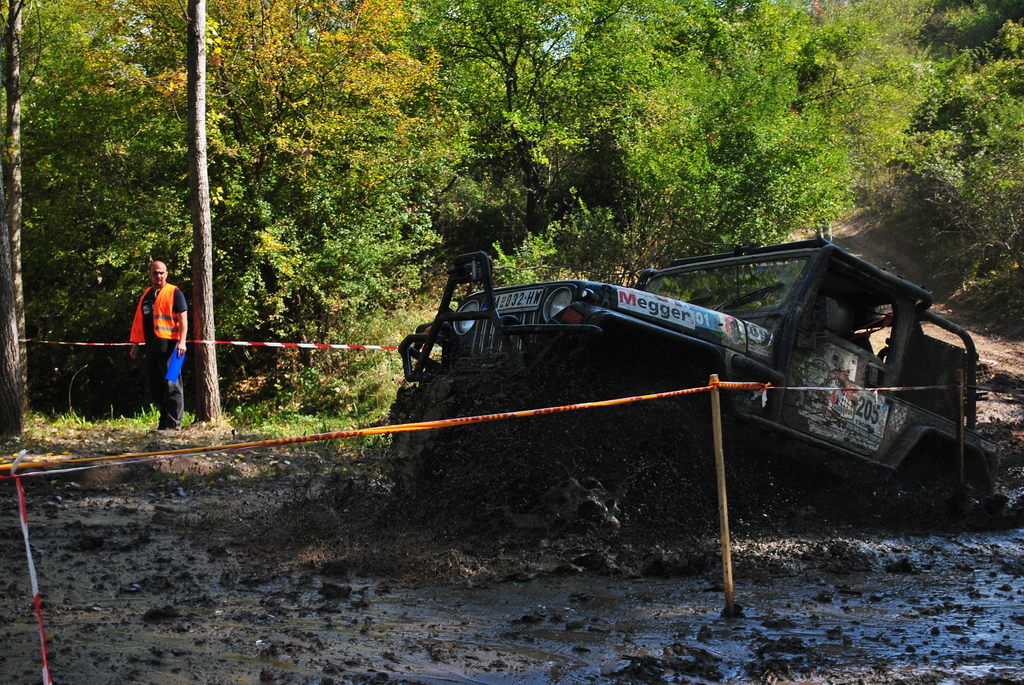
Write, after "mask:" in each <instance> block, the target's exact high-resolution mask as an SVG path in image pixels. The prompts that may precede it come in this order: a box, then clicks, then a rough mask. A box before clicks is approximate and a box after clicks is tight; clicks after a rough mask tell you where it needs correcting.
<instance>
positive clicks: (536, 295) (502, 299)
mask: <svg viewBox="0 0 1024 685" xmlns="http://www.w3.org/2000/svg"><path fill="white" fill-rule="evenodd" d="M543 294H544V288H536V289H534V290H515V291H513V292H510V293H501V294H500V295H497V296H495V298H494V306H495V307H496V308H497V309H498V311H499V312H502V313H504V312H532V311H533V310H534V309H536V308H537V307H539V306H540V301H541V296H542V295H543Z"/></svg>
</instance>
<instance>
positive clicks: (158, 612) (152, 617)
mask: <svg viewBox="0 0 1024 685" xmlns="http://www.w3.org/2000/svg"><path fill="white" fill-rule="evenodd" d="M180 616H181V612H179V611H178V608H177V607H175V606H174V605H172V604H165V605H164V606H162V607H153V608H152V609H149V610H148V611H146V613H144V614H143V615H142V620H143V621H145V622H147V623H153V622H157V621H164V620H167V619H169V618H178V617H180Z"/></svg>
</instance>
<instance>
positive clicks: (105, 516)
mask: <svg viewBox="0 0 1024 685" xmlns="http://www.w3.org/2000/svg"><path fill="white" fill-rule="evenodd" d="M180 482H181V481H177V480H174V481H170V483H168V482H166V481H165V482H163V483H150V484H149V486H150V487H149V488H146V487H143V488H141V489H140V488H139V487H138V486H139V483H136V484H135V485H95V486H87V485H79V484H72V483H57V484H52V485H51V484H39V485H36V486H35V487H33V488H31V490H30V492H29V495H28V500H29V511H30V512H31V514H30V516H31V519H30V522H31V535H32V540H33V548H34V553H35V557H36V561H37V564H38V567H39V571H40V584H41V591H42V594H43V597H44V600H43V609H44V616H45V621H46V630H47V635H48V644H49V648H50V664H51V669H52V672H53V673H54V680H55V682H57V683H256V682H281V683H289V682H290V683H350V682H358V683H362V682H386V681H394V682H409V683H449V682H455V683H457V682H479V683H584V682H622V683H631V682H644V683H661V682H666V683H670V682H707V683H712V682H813V683H824V682H849V683H859V682H863V683H891V682H901V683H939V682H944V683H1006V682H1024V640H1022V635H1024V531H1022V530H1020V529H1013V530H1002V531H987V532H968V531H961V532H944V533H941V534H935V533H918V534H900V535H880V534H877V533H872V534H864V533H863V532H862V531H857V530H833V531H819V532H816V533H813V534H809V535H787V536H784V537H775V536H760V537H740V538H739V539H736V540H735V541H734V549H733V561H734V565H735V573H736V581H735V601H736V602H737V603H739V604H741V605H742V607H743V615H742V616H740V617H737V618H723V617H722V615H721V614H722V609H723V607H724V599H723V594H722V585H721V572H720V569H719V568H717V567H715V566H714V565H709V567H708V568H707V569H706V570H705V571H704V572H700V573H688V574H666V575H661V576H654V575H647V576H636V575H628V576H627V575H624V574H618V573H607V574H598V573H594V572H591V571H587V570H585V569H583V568H582V567H580V566H575V565H573V564H571V563H567V562H566V561H565V559H566V557H567V556H571V555H567V554H566V552H567V550H568V548H569V547H571V543H569V542H567V541H564V540H563V541H550V540H545V539H539V540H537V541H536V542H535V544H533V545H532V547H533V548H534V549H533V552H534V553H532V554H524V553H522V546H521V549H520V552H519V555H518V558H517V559H514V560H513V559H504V560H502V559H501V558H500V557H498V556H492V557H490V558H486V559H485V558H483V557H479V558H476V559H473V558H471V556H470V555H468V554H466V553H465V552H460V551H459V550H458V549H456V548H455V547H453V548H451V549H448V550H444V549H442V548H441V546H439V545H438V541H436V540H423V541H420V542H421V543H422V544H416V542H417V541H413V540H406V541H405V542H404V545H406V546H407V549H404V550H403V549H402V547H403V542H402V541H394V540H392V541H386V540H381V541H379V544H380V545H381V549H380V550H378V551H377V552H375V551H374V550H369V551H366V552H364V554H366V555H368V556H374V555H375V554H379V555H383V556H388V555H393V554H401V553H405V554H417V553H418V554H419V555H421V556H419V557H418V558H417V563H418V564H419V565H421V571H420V573H410V571H409V568H408V567H407V565H405V564H402V563H396V564H395V565H394V567H393V568H394V569H395V570H396V571H400V573H396V574H395V576H394V577H379V576H378V577H369V576H363V575H359V574H358V573H355V572H354V571H357V570H360V569H358V568H354V566H357V565H358V564H360V563H365V562H360V561H357V560H355V559H356V557H355V555H350V556H351V559H350V558H349V557H346V556H345V554H337V553H336V552H334V551H333V550H338V549H344V548H345V545H344V544H343V543H342V544H340V545H338V544H337V543H332V544H329V545H319V546H318V545H316V544H312V545H310V544H307V545H300V546H297V547H294V548H290V547H289V546H288V545H284V546H282V545H281V544H280V542H279V541H276V538H275V536H274V534H273V533H271V532H268V531H266V530H264V529H263V527H264V526H267V525H274V521H273V520H265V519H264V518H263V517H261V516H260V515H259V514H258V513H257V512H259V511H263V510H265V509H266V508H267V507H270V508H271V509H276V511H277V512H278V516H279V517H280V516H281V512H282V509H281V508H280V507H283V506H288V507H291V506H293V505H294V502H295V500H294V496H295V491H296V490H298V489H301V488H302V487H308V486H309V483H311V482H312V483H315V482H317V479H316V478H314V479H312V480H310V479H309V478H307V477H305V476H301V477H300V476H290V475H277V476H268V477H264V478H260V479H250V480H238V481H222V482H220V483H215V484H214V485H212V486H211V485H209V484H208V483H199V484H192V485H193V487H188V488H186V487H183V486H181V485H179V484H178V483H180ZM3 514H4V519H5V520H7V521H9V522H10V523H11V525H9V526H7V527H5V529H4V530H3V532H2V533H0V543H2V545H3V548H4V550H5V552H4V556H3V562H2V566H0V569H2V573H3V578H4V579H5V582H4V586H3V590H2V599H0V635H2V637H3V640H2V643H3V645H4V650H3V653H2V654H0V674H3V682H5V683H35V682H39V646H38V632H37V626H36V622H35V617H34V614H33V611H32V604H31V599H30V597H29V591H28V579H27V578H26V574H25V563H24V559H23V558H22V557H21V555H20V554H19V552H20V551H21V550H20V549H19V548H20V547H21V539H20V531H19V530H18V529H17V526H16V523H15V521H16V518H15V511H14V509H13V507H11V506H10V505H9V504H7V503H5V504H4V507H3ZM247 524H251V525H253V526H255V528H256V529H259V530H257V531H253V532H259V533H260V534H259V535H258V536H256V538H255V539H254V538H250V537H248V536H246V535H245V534H244V532H243V531H244V530H245V529H246V528H247ZM260 539H263V540H269V541H270V542H269V543H266V544H263V545H259V544H257V543H258V540H260ZM358 544H360V545H366V544H369V541H368V540H367V539H366V538H362V539H360V540H359V541H358ZM453 544H455V543H454V542H453ZM704 545H705V546H706V548H707V550H708V552H709V554H711V550H713V549H714V547H715V541H714V539H708V540H705V541H704ZM396 547H397V549H396ZM384 548H387V550H385V549H384ZM628 551H629V550H628V546H627V547H623V548H620V550H619V554H625V553H628ZM424 552H430V554H428V555H426V556H423V553H424ZM711 555H712V556H713V554H711Z"/></svg>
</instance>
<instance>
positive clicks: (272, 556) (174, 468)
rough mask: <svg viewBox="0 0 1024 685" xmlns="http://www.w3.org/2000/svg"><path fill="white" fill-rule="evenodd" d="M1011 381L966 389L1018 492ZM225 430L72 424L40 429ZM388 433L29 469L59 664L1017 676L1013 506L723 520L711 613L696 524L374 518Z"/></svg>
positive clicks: (1011, 352)
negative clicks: (472, 525)
mask: <svg viewBox="0 0 1024 685" xmlns="http://www.w3.org/2000/svg"><path fill="white" fill-rule="evenodd" d="M835 240H836V242H837V243H838V244H839V245H840V246H842V247H844V248H846V249H848V250H850V251H851V252H854V253H855V254H860V255H862V256H865V257H867V258H869V259H870V260H871V261H875V262H876V263H879V264H880V265H881V266H887V267H888V268H890V270H892V271H894V272H896V273H898V274H904V275H907V276H908V278H909V279H910V280H915V281H917V282H920V283H922V284H923V285H925V286H930V287H931V288H933V289H935V291H936V292H937V294H938V300H939V304H938V305H937V306H938V307H939V308H940V309H941V311H942V312H943V313H944V314H945V315H946V316H948V317H949V318H951V319H952V320H954V321H957V322H960V323H963V324H964V325H966V326H968V327H969V328H971V329H972V331H978V330H979V328H978V325H979V323H984V317H983V315H981V314H980V313H978V312H976V311H974V310H972V309H970V308H969V307H967V306H966V305H965V304H964V303H963V301H962V299H959V298H958V297H957V296H956V293H955V290H954V289H952V288H948V287H947V286H946V285H945V283H944V282H942V281H941V279H939V278H938V277H937V276H936V274H938V273H939V270H937V269H926V268H922V266H921V265H920V264H919V263H918V262H917V261H916V260H913V259H907V260H903V259H902V256H904V255H912V254H913V253H912V252H911V251H909V250H901V249H900V247H899V246H898V245H894V241H893V240H892V238H891V237H888V236H885V235H883V234H879V233H877V232H876V231H875V230H873V229H871V228H869V227H867V226H865V225H862V224H860V223H858V222H850V223H849V224H847V225H844V226H843V227H842V229H841V230H840V231H838V232H837V234H836V236H835ZM882 245H885V246H887V247H881V246H882ZM898 257H899V258H898ZM929 279H932V281H933V282H929ZM1010 333H1012V330H1011V329H1010V328H1009V327H1003V328H1002V329H1000V327H998V326H985V327H983V328H981V329H980V332H979V333H978V335H977V336H976V338H977V342H978V347H979V351H980V354H981V357H982V358H983V360H985V361H984V362H983V366H984V380H985V382H987V383H989V384H990V385H991V386H993V387H995V388H997V389H999V390H1002V391H1007V392H1021V391H1022V390H1024V345H1022V344H1021V342H1020V340H1019V337H1011V335H1010ZM1021 407H1022V405H1021V403H1020V399H1019V397H1018V396H1017V395H1010V394H1000V393H993V394H992V395H990V398H989V400H988V401H986V402H984V403H982V407H981V411H982V417H981V423H982V424H983V425H982V429H983V430H984V431H986V432H987V433H988V434H989V435H990V436H993V437H995V438H997V439H998V440H999V441H1000V442H1001V443H1002V444H1003V445H1004V447H1005V448H1006V453H1007V454H1006V458H1004V462H1003V468H1002V471H1001V473H1000V476H999V478H1000V482H1001V484H1002V487H1003V489H1004V494H1005V496H1006V497H1007V499H1008V500H1009V502H1010V504H1011V506H1012V505H1014V504H1016V503H1018V502H1020V501H1021V498H1022V497H1024V460H1022V458H1021V455H1022V453H1024V450H1022V448H1021V445H1022V443H1021V437H1022V430H1024V414H1022V411H1021ZM229 437H230V436H228V435H226V434H225V435H216V434H208V433H202V432H200V431H198V430H186V431H184V432H183V433H182V434H181V435H179V436H170V437H169V436H161V435H152V434H147V435H134V436H133V435H95V434H88V433H85V434H76V435H70V434H65V435H62V436H56V437H54V438H53V439H52V440H50V441H49V442H48V443H46V444H42V445H35V446H33V449H34V450H35V451H53V452H57V453H59V452H60V451H68V452H70V453H71V454H73V455H83V454H97V453H101V452H111V451H112V452H115V453H117V452H121V451H140V450H152V449H156V448H159V447H168V448H174V447H185V446H188V445H195V444H202V443H206V444H209V443H211V442H213V443H216V442H218V441H220V442H227V441H229ZM4 449H7V447H5V448H4ZM380 459H381V458H380V456H379V455H374V454H372V453H368V454H359V455H354V454H352V453H348V452H328V451H325V450H323V449H319V448H317V449H316V451H313V450H312V449H310V450H290V451H289V450H284V449H278V450H264V451H259V452H255V453H248V454H245V455H235V454H227V453H220V454H213V455H210V456H208V457H206V458H204V459H202V460H188V459H183V460H180V461H179V462H177V463H175V464H173V465H170V466H167V467H165V468H164V470H162V471H158V472H153V471H130V470H122V471H120V472H116V473H115V472H105V473H107V475H106V476H99V474H98V473H97V474H96V475H94V476H90V477H89V478H88V479H85V480H82V479H79V480H77V481H71V480H67V479H47V478H35V479H31V480H27V481H26V485H27V487H28V495H27V499H28V510H29V516H30V531H31V535H32V542H33V549H34V553H35V558H36V563H37V566H38V570H39V579H40V585H41V591H42V596H43V609H44V618H45V621H46V631H47V636H48V643H49V646H50V665H51V670H52V672H53V674H54V682H56V683H61V684H63V683H76V685H103V684H106V683H111V684H120V683H126V684H127V683H153V684H157V683H160V684H163V683H175V684H177V683H204V684H206V683H209V684H214V683H217V684H220V683H225V684H226V683H302V684H308V685H314V684H315V685H333V684H340V683H382V682H398V683H460V682H461V683H465V682H473V683H536V684H538V685H540V684H544V685H547V684H556V683H557V684H562V683H564V684H576V683H623V684H625V683H719V682H722V683H737V682H750V683H771V684H775V683H788V682H802V683H809V684H824V683H863V684H865V685H871V684H882V683H905V684H908V685H925V684H928V685H932V684H934V683H943V684H949V685H954V684H957V683H962V684H970V685H982V684H985V685H990V684H993V683H1024V609H1022V606H1024V530H1022V529H1020V528H1017V527H1011V528H1009V529H1006V528H1005V527H1004V528H1002V529H996V530H984V529H977V528H975V529H969V528H968V527H966V526H961V527H949V526H946V527H943V528H942V529H938V530H912V531H907V530H901V531H894V530H891V529H887V528H886V527H885V526H880V525H878V526H875V525H864V526H857V527H853V526H849V525H846V524H842V523H830V522H828V521H825V520H822V518H821V517H820V516H819V515H818V514H817V513H816V512H815V511H814V510H813V509H811V508H809V507H805V508H804V509H800V507H799V506H795V507H794V511H793V512H790V514H789V515H787V517H785V524H784V525H783V524H782V523H779V522H773V521H767V520H766V521H751V520H736V521H734V525H735V527H736V532H735V534H734V538H733V542H734V548H733V561H734V564H735V574H736V594H735V596H736V601H737V602H738V603H740V604H742V605H743V606H744V614H743V616H742V617H740V618H734V619H725V618H722V616H721V610H722V607H723V598H722V585H721V583H722V575H721V569H720V566H719V556H718V552H717V547H716V540H715V538H714V536H713V535H703V534H701V535H699V536H694V535H691V536H690V537H689V539H688V542H687V544H685V545H683V544H679V545H675V546H673V545H669V544H648V543H647V542H646V541H644V540H641V539H639V538H638V539H635V540H619V541H618V542H616V543H615V544H606V543H603V542H601V540H600V539H598V538H593V537H588V536H586V535H580V534H573V533H566V534H560V535H547V534H545V532H544V531H527V530H521V529H516V528H514V527H513V528H489V529H486V530H483V531H481V533H480V534H478V535H475V536H472V537H456V536H453V534H452V533H451V529H437V530H429V529H427V530H425V529H423V527H422V526H417V525H416V522H415V521H408V520H401V519H400V517H397V516H395V517H391V518H390V519H389V516H388V515H387V512H392V511H400V510H398V509H395V508H394V499H395V498H394V490H393V487H392V484H391V483H390V482H389V481H388V480H387V479H386V478H382V477H381V475H380V473H381V469H380V463H381V462H380ZM652 496H656V497H657V496H661V497H666V496H673V497H675V496H676V494H675V493H671V494H670V493H660V494H659V493H657V492H654V493H652ZM677 501H678V502H679V506H687V501H686V499H685V497H680V498H679V499H678V500H677ZM797 505H799V503H797ZM764 516H765V517H766V518H767V517H768V516H769V514H768V513H766V514H764ZM0 521H4V522H6V525H3V526H0V548H2V549H3V554H2V556H0V574H2V575H0V577H2V581H0V636H2V640H0V645H2V647H3V649H2V650H0V683H4V684H7V683H10V684H12V685H21V684H23V683H24V684H26V685H27V684H29V683H38V682H39V644H38V632H37V626H36V624H35V618H34V614H33V611H32V602H31V598H30V596H29V581H28V576H27V571H26V565H25V558H24V548H23V545H22V541H21V531H20V529H19V527H18V524H17V514H16V506H15V500H14V491H13V487H12V485H11V484H10V483H9V482H5V483H0ZM682 532H684V533H685V532H686V531H682Z"/></svg>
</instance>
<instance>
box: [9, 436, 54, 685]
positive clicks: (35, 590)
mask: <svg viewBox="0 0 1024 685" xmlns="http://www.w3.org/2000/svg"><path fill="white" fill-rule="evenodd" d="M27 453H28V450H22V451H21V453H20V454H19V455H18V458H17V459H15V460H14V463H13V464H11V475H12V476H14V482H15V484H16V485H17V489H18V513H19V515H20V516H21V535H22V537H23V538H25V556H26V557H27V558H28V575H29V578H31V580H32V601H33V603H34V604H35V607H36V620H37V621H38V622H39V644H40V646H41V647H42V654H43V685H52V683H53V681H52V680H51V679H50V664H49V662H48V660H47V658H46V630H45V629H44V628H43V606H42V603H41V602H40V601H39V581H38V580H37V578H36V564H35V562H34V561H33V560H32V545H31V544H29V540H28V510H27V509H26V508H25V489H24V488H23V487H22V486H21V476H15V475H14V472H15V471H16V470H17V468H18V465H19V464H21V460H22V459H24V458H25V455H26V454H27Z"/></svg>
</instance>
